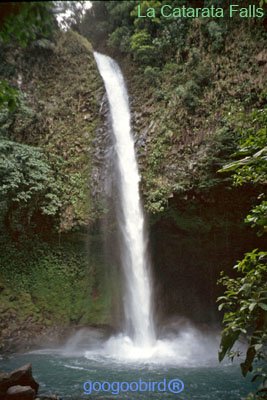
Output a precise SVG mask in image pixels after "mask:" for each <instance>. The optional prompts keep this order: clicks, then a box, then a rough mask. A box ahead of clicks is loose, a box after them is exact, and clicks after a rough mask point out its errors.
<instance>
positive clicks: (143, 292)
mask: <svg viewBox="0 0 267 400" xmlns="http://www.w3.org/2000/svg"><path fill="white" fill-rule="evenodd" d="M94 55H95V59H96V62H97V66H98V69H99V72H100V74H101V76H102V78H103V81H104V84H105V88H106V92H107V96H108V102H109V106H110V112H111V118H112V129H113V133H114V137H115V150H116V156H117V164H118V170H119V174H120V176H119V191H120V201H121V212H120V213H118V221H119V226H120V231H121V233H122V238H123V251H122V254H121V261H122V265H123V268H124V272H125V278H126V291H125V299H124V312H125V318H126V327H125V332H124V334H125V335H127V336H128V338H125V340H126V343H127V340H128V339H129V340H131V341H132V342H133V344H134V347H135V348H139V349H144V348H146V349H147V348H151V347H152V346H153V345H154V343H155V331H154V323H153V312H152V304H151V302H152V301H151V299H152V289H151V283H150V282H151V279H150V276H149V269H150V268H149V261H148V257H147V235H146V234H145V228H144V215H143V211H142V206H141V201H140V194H139V181H140V176H139V173H138V166H137V161H136V157H135V151H134V141H133V138H132V134H131V115H130V110H129V101H128V94H127V90H126V86H125V83H124V79H123V76H122V73H121V71H120V68H119V67H118V65H117V64H116V62H115V61H114V60H112V59H111V58H110V57H107V56H104V55H102V54H99V53H94ZM124 337H125V336H124Z"/></svg>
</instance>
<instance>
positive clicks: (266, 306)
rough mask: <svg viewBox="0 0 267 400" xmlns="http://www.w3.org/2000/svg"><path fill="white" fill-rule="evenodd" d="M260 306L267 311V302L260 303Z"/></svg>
mask: <svg viewBox="0 0 267 400" xmlns="http://www.w3.org/2000/svg"><path fill="white" fill-rule="evenodd" d="M258 306H259V307H260V308H262V309H263V310H264V311H267V304H265V303H258Z"/></svg>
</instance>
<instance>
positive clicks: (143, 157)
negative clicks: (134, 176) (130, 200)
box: [0, 20, 266, 350]
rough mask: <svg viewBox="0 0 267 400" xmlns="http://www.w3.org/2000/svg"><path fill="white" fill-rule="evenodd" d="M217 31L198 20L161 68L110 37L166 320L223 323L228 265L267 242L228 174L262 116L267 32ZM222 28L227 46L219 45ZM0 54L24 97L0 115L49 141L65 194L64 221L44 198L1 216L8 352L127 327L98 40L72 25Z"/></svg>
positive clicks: (10, 134) (11, 132)
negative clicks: (88, 329) (70, 333)
mask: <svg viewBox="0 0 267 400" xmlns="http://www.w3.org/2000/svg"><path fill="white" fill-rule="evenodd" d="M194 24H195V25H194ZM211 28H212V27H208V26H206V25H205V26H202V25H201V24H199V22H198V21H197V20H195V22H194V23H193V25H192V26H191V27H190V29H189V30H188V32H187V35H186V38H185V45H184V48H183V50H182V51H181V50H177V52H176V53H175V55H174V56H172V57H171V58H170V62H167V63H165V64H164V65H162V66H156V67H154V66H146V67H145V68H142V67H140V65H138V63H137V62H136V61H133V59H132V58H131V57H130V56H129V55H127V54H122V53H121V52H118V51H116V50H114V49H111V48H110V47H109V46H108V45H107V44H106V43H104V41H103V43H102V46H104V48H105V50H107V52H110V53H111V54H112V55H113V56H114V57H115V58H116V59H118V61H119V62H120V65H121V66H122V68H123V72H124V75H125V78H126V80H127V84H128V90H129V95H130V100H131V110H132V118H133V121H132V122H133V127H134V135H135V144H136V149H137V155H138V163H139V168H140V171H141V174H142V195H143V198H144V203H145V207H146V210H147V214H148V219H149V230H150V237H151V253H152V259H153V261H154V276H155V282H156V308H157V311H158V313H157V314H158V322H159V323H161V322H162V321H163V319H164V318H163V316H165V318H170V319H171V318H172V317H173V316H174V315H177V314H179V315H182V316H186V317H188V318H191V319H193V320H195V321H198V322H211V321H218V315H217V312H216V308H217V306H216V304H215V299H216V297H217V295H218V294H219V293H220V288H218V287H217V285H216V281H217V278H218V277H219V272H220V271H221V270H222V269H224V270H226V271H227V272H229V271H231V269H232V266H233V264H234V263H235V261H236V259H237V258H239V257H241V256H242V254H243V252H244V251H246V250H247V249H248V248H254V247H255V246H257V245H258V244H259V239H257V238H256V239H255V236H254V235H253V233H252V232H251V230H250V228H248V227H245V226H244V224H243V218H244V216H245V215H246V213H247V212H248V210H249V209H250V206H251V203H252V200H255V197H256V193H255V191H254V189H253V188H252V187H250V186H249V185H248V186H247V187H246V188H244V189H243V190H240V189H233V188H232V187H231V179H230V178H229V176H228V175H227V176H225V175H220V174H218V173H217V171H218V169H219V168H220V167H221V166H222V165H223V164H224V163H225V162H226V161H227V160H229V159H230V155H231V154H232V153H233V152H234V151H235V149H236V144H237V138H238V135H239V132H240V129H246V127H247V126H249V124H250V123H251V121H249V119H248V118H247V115H248V114H249V112H250V110H252V109H253V108H254V107H260V106H261V104H263V94H264V71H265V70H266V53H264V50H263V49H264V40H263V36H261V35H262V33H261V31H259V30H258V28H257V27H253V26H250V25H246V24H243V25H242V24H240V25H238V26H235V27H234V26H233V27H231V28H229V30H228V31H227V32H224V33H220V35H219V33H218V30H216V29H217V28H216V29H215V27H213V28H214V29H215V30H214V29H213V30H212V29H211ZM215 31H216V32H217V34H218V35H219V36H218V42H220V41H222V40H223V50H221V51H217V50H216V49H214V40H215V38H214V36H212V35H215V33H214V32H215ZM220 32H221V31H220ZM256 34H257V35H258V40H255V35H256ZM215 36H216V35H215ZM1 57H2V61H3V62H2V63H1V76H3V77H5V78H6V79H8V80H9V81H10V82H12V83H13V85H14V86H16V87H20V90H21V92H22V93H23V102H22V103H21V104H22V106H21V107H20V108H19V109H18V110H17V111H16V113H15V114H14V115H13V116H12V118H6V116H4V115H2V116H1V118H2V127H1V134H2V135H4V137H5V138H6V139H8V140H9V141H14V142H16V143H20V144H27V145H30V146H34V147H36V146H38V148H40V149H42V150H43V151H44V152H45V154H47V155H48V156H49V157H48V156H47V157H48V163H49V165H52V166H53V171H54V172H53V173H54V175H55V176H56V184H57V187H59V188H60V192H59V193H58V192H55V193H54V194H55V196H57V197H58V199H59V203H57V204H58V207H59V210H58V212H57V213H55V214H54V215H49V213H46V214H44V213H42V212H41V207H44V206H43V205H42V204H40V207H39V209H38V208H37V209H36V208H33V211H31V212H30V213H29V212H28V211H29V210H27V211H25V212H20V210H18V209H14V210H11V212H10V215H9V216H8V225H6V226H4V222H5V221H4V218H3V220H2V228H3V229H2V234H1V236H2V237H3V240H2V244H1V246H2V254H5V256H4V257H2V258H1V274H0V279H1V281H0V297H1V317H0V318H1V319H0V325H1V328H2V329H1V338H0V343H1V346H2V348H3V349H10V350H12V349H14V348H15V346H18V345H21V343H22V342H24V343H25V344H27V345H31V343H34V337H36V336H38V335H40V334H43V335H47V336H48V339H49V335H54V333H55V332H57V333H60V332H62V329H63V328H65V327H70V326H74V327H75V326H79V325H80V326H81V325H90V324H91V325H102V324H108V325H113V326H114V328H116V327H117V326H118V325H119V321H120V312H121V311H120V304H119V302H120V300H119V292H120V290H119V287H120V284H121V283H120V281H119V273H118V270H117V266H116V265H117V258H118V255H117V252H116V251H115V250H114V247H116V239H114V238H115V235H114V233H116V230H115V227H114V213H113V206H112V205H111V197H112V193H113V195H114V188H113V184H112V174H110V170H111V169H110V168H111V167H112V157H113V155H114V153H113V150H112V146H113V144H112V140H111V139H110V135H109V133H110V132H109V129H110V125H109V119H108V107H107V101H106V98H105V94H104V88H103V85H102V83H101V80H100V77H99V74H98V72H97V69H96V65H95V63H94V60H93V56H92V50H91V46H90V44H89V42H87V41H86V39H84V38H82V37H81V36H79V35H78V34H77V33H74V32H71V31H69V32H67V33H58V34H57V37H56V38H55V40H54V41H53V42H45V41H40V42H37V43H35V45H34V46H32V47H31V48H29V49H26V50H21V49H18V48H15V49H14V47H13V48H12V46H11V48H6V49H5V52H4V53H2V55H1ZM110 178H111V179H110ZM103 194H104V195H103ZM21 210H23V207H22V208H21ZM29 218H30V224H29V226H27V224H28V222H27V221H28V220H29ZM25 226H26V227H27V228H28V229H26V232H25V229H24V228H25ZM23 227H24V228H23ZM7 228H8V229H9V232H7ZM88 231H89V234H88ZM106 278H108V279H106ZM107 281H108V282H113V283H114V284H109V285H107ZM114 287H115V288H116V287H117V289H116V290H113V289H114ZM14 288H15V290H14ZM21 304H23V307H21ZM188 304H191V305H192V304H193V306H192V307H190V310H188ZM112 310H113V311H112ZM63 330H64V329H63Z"/></svg>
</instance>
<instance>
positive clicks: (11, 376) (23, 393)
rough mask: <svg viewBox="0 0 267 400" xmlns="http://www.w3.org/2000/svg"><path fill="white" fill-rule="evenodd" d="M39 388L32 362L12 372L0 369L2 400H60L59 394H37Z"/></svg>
mask: <svg viewBox="0 0 267 400" xmlns="http://www.w3.org/2000/svg"><path fill="white" fill-rule="evenodd" d="M38 389H39V384H38V383H37V382H36V380H35V379H34V378H33V376H32V366H31V364H25V365H23V366H22V367H20V368H17V369H15V370H13V371H11V372H1V371H0V400H35V399H36V400H60V398H59V397H58V396H45V395H44V396H37V393H38Z"/></svg>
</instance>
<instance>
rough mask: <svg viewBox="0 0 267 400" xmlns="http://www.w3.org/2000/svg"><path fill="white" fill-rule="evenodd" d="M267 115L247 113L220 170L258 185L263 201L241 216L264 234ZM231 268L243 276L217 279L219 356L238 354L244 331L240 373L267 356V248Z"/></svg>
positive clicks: (265, 111) (259, 372)
mask: <svg viewBox="0 0 267 400" xmlns="http://www.w3.org/2000/svg"><path fill="white" fill-rule="evenodd" d="M266 116H267V109H266V108H265V109H261V110H258V111H256V112H252V113H251V114H250V115H249V116H248V118H249V119H250V121H251V127H250V129H249V130H248V132H245V133H244V134H243V137H242V139H241V142H240V149H239V151H238V152H236V153H235V155H234V156H235V157H239V159H238V160H236V161H234V162H232V163H230V164H227V165H226V166H224V168H223V169H222V170H221V171H224V172H225V171H234V176H233V181H234V185H235V186H240V185H245V184H246V185H247V184H252V185H257V184H259V183H260V184H261V186H259V189H262V192H260V193H259V195H258V198H259V199H260V200H261V203H260V204H258V205H256V206H255V207H254V208H253V209H252V210H251V212H250V213H249V215H248V216H247V217H246V220H245V221H246V222H247V223H249V224H251V225H252V227H256V228H257V229H258V232H259V234H261V235H262V234H264V233H266V222H267V207H266V200H265V195H266V184H267V180H266V176H267V175H266V173H267V157H266V143H267V131H266V121H267V120H266ZM244 155H246V157H245V158H241V159H240V156H241V157H243V156H244ZM234 268H235V269H236V271H237V273H238V275H241V276H239V277H237V278H229V277H228V276H225V275H224V274H223V277H222V278H221V279H220V281H219V282H220V283H221V284H222V285H224V286H225V288H226V289H225V293H224V296H222V297H220V298H219V299H218V300H219V301H220V302H221V304H220V306H219V309H223V310H224V318H223V323H224V326H225V328H224V330H223V333H222V340H221V350H220V353H219V358H220V360H222V359H223V358H224V357H225V355H226V354H230V355H231V356H235V355H236V353H235V352H232V353H231V349H232V347H233V346H234V344H235V342H236V341H237V340H238V339H239V338H240V335H244V336H245V337H246V339H247V341H248V347H247V352H246V359H245V361H244V362H243V363H242V364H241V369H242V373H243V375H244V376H246V374H247V373H248V372H249V371H250V372H251V371H253V370H254V369H255V365H254V362H255V361H261V360H264V361H265V362H266V360H267V355H266V344H267V252H266V251H259V250H258V249H255V250H253V251H251V252H249V253H247V254H245V257H244V259H243V260H241V261H239V263H238V264H237V265H236V266H235V267H234ZM256 378H261V379H262V384H263V386H262V387H261V388H260V389H259V392H258V394H259V396H260V397H259V398H264V393H265V389H264V387H265V386H264V385H265V382H266V371H265V372H263V371H262V370H261V369H260V370H256V375H255V378H254V379H256ZM261 396H263V397H261Z"/></svg>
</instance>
